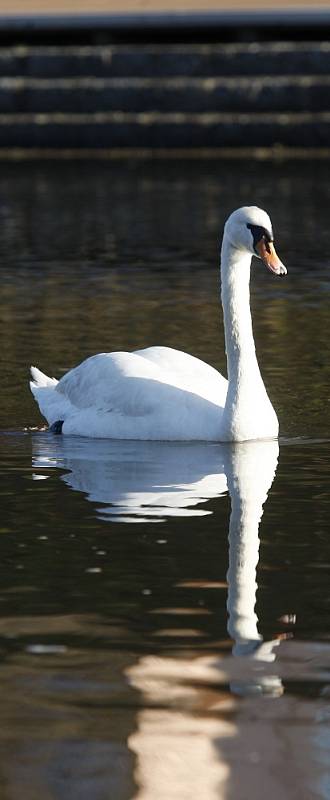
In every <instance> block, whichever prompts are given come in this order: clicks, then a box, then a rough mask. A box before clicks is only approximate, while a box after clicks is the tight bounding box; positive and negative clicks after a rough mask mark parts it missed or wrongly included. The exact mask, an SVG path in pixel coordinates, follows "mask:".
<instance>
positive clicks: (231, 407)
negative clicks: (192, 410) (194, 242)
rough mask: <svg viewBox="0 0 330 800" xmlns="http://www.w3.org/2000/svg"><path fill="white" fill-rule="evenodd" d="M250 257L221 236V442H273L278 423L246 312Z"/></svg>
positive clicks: (225, 237) (247, 309)
mask: <svg viewBox="0 0 330 800" xmlns="http://www.w3.org/2000/svg"><path fill="white" fill-rule="evenodd" d="M250 269H251V255H250V254H249V253H248V252H246V251H244V250H239V249H237V248H235V247H233V246H232V245H231V244H230V242H229V240H228V237H227V236H226V234H225V236H224V239H223V245H222V250H221V299H222V305H223V315H224V327H225V343H226V354H227V369H228V391H227V397H226V404H225V408H224V412H223V417H222V432H221V435H222V439H223V440H228V441H245V440H247V439H266V438H276V437H277V435H278V421H277V417H276V414H275V411H274V409H273V407H272V405H271V403H270V400H269V398H268V396H267V392H266V389H265V386H264V383H263V380H262V377H261V374H260V370H259V365H258V361H257V356H256V351H255V345H254V338H253V329H252V319H251V311H250Z"/></svg>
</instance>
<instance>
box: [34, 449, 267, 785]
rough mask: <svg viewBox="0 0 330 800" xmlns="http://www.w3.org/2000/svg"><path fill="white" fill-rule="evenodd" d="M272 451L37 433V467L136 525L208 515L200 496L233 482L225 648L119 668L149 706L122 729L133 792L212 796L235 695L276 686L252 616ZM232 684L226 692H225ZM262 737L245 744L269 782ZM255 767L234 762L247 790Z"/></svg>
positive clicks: (232, 729)
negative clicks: (228, 644)
mask: <svg viewBox="0 0 330 800" xmlns="http://www.w3.org/2000/svg"><path fill="white" fill-rule="evenodd" d="M278 452H279V448H278V443H277V442H275V441H267V442H250V443H245V444H238V445H232V446H231V445H209V444H207V445H203V444H197V445H196V444H187V445H184V444H180V445H175V444H172V443H171V444H163V443H154V442H153V443H141V442H136V443H135V442H112V441H111V442H110V441H97V442H95V441H91V440H84V439H78V438H77V439H74V438H69V437H67V438H65V437H63V438H60V437H59V438H56V437H52V436H47V435H46V436H40V437H35V440H34V467H35V468H39V469H45V468H49V467H50V466H54V467H60V468H61V469H66V470H70V471H69V472H68V473H67V474H65V475H64V476H63V480H64V481H65V482H66V483H67V485H68V486H70V487H71V488H73V489H75V490H80V491H82V492H84V493H85V494H86V495H87V497H88V499H89V500H90V501H93V502H94V503H102V504H104V506H102V508H100V507H97V514H99V515H101V517H102V518H103V519H108V520H111V519H116V521H118V520H122V521H123V520H125V521H126V520H127V521H129V522H132V521H142V520H144V521H147V520H148V521H150V520H153V521H155V520H161V519H163V520H164V519H165V518H166V516H168V515H171V516H173V515H175V516H180V515H182V514H184V515H196V514H204V515H206V514H207V513H210V512H209V510H208V509H207V508H204V507H203V505H204V504H205V502H206V501H207V500H208V499H211V498H215V497H219V496H220V495H221V494H223V493H224V492H226V489H227V487H228V489H229V493H230V497H231V515H230V523H229V569H228V576H227V577H228V602H227V608H228V632H229V634H230V637H231V638H232V639H233V641H234V645H233V649H232V656H231V657H229V658H226V659H223V658H221V659H215V658H214V657H211V656H202V657H198V658H192V659H190V660H187V659H182V658H167V657H162V656H150V655H147V656H143V657H141V658H140V659H139V660H138V661H137V663H136V664H134V665H133V666H130V667H127V668H126V670H125V673H126V677H127V679H128V680H129V683H130V685H131V687H132V688H134V689H136V690H138V691H139V693H140V694H141V695H142V697H143V706H145V708H143V707H142V710H140V711H138V713H137V719H136V722H137V727H136V730H135V732H134V733H132V734H131V735H130V736H129V738H128V745H129V748H130V749H131V750H132V751H133V753H134V754H135V756H136V764H137V766H136V770H135V780H136V782H137V785H138V786H139V789H138V792H137V795H136V798H138V800H154V798H155V797H157V800H168V798H175V800H176V798H178V800H179V798H180V800H182V798H185V797H187V798H188V797H189V798H190V797H193V796H199V797H205V798H207V800H213V798H214V800H215V799H216V798H219V796H221V792H222V791H224V792H226V791H227V788H228V786H230V785H231V781H232V775H231V761H232V754H233V748H234V744H232V745H230V742H231V741H232V742H235V741H236V740H237V737H238V740H240V739H241V736H242V731H241V730H240V725H239V722H238V723H236V722H235V720H234V719H231V718H230V711H231V710H232V709H233V707H234V706H233V704H235V702H236V701H235V699H234V695H241V696H242V695H245V696H246V697H253V696H255V695H259V696H262V695H267V696H271V697H273V698H274V697H280V696H281V695H282V692H283V689H282V682H281V678H280V677H279V675H278V674H276V668H275V664H274V662H275V658H276V645H277V644H278V643H279V640H274V641H271V642H264V641H263V640H262V637H261V636H260V634H259V632H258V619H257V616H256V613H255V602H256V590H257V583H256V568H257V563H258V557H259V536H258V530H259V523H260V520H261V517H262V513H263V505H264V503H265V501H266V499H267V494H268V492H269V489H270V487H271V485H272V482H273V479H274V475H275V472H276V466H277V460H278ZM37 474H40V473H37ZM197 506H198V507H197ZM200 506H202V508H200ZM205 524H207V519H205ZM173 610H174V609H173ZM219 685H222V686H223V687H224V688H223V690H222V692H219V688H218V687H219ZM228 685H229V687H230V689H231V692H232V694H231V695H230V694H229V693H228V692H227V690H226V689H225V687H226V686H228ZM192 712H194V713H192ZM196 712H202V713H196ZM228 712H229V717H228ZM226 715H227V718H226ZM274 736H275V739H276V734H275V732H274V731H272V733H271V737H274ZM262 738H263V737H262V735H261V738H260V734H259V735H258V737H257V740H255V741H254V743H253V744H251V743H250V741H249V744H248V745H245V749H249V748H250V749H251V747H252V750H253V752H254V758H255V759H257V760H258V762H259V761H262V766H261V765H260V766H259V770H260V771H261V773H262V774H263V776H264V779H265V780H268V781H269V775H270V772H271V771H272V769H273V755H272V753H271V751H268V749H267V748H265V747H264V743H263V741H262ZM253 748H254V749H253ZM250 768H251V759H250V761H249V759H248V763H247V765H246V768H245V767H244V764H243V766H242V767H241V781H242V777H243V778H244V775H243V773H246V780H247V781H248V782H249V785H250V789H249V791H250V790H251V791H252V786H251V776H249V770H250ZM271 782H272V789H273V791H274V792H276V791H280V784H279V785H278V786H277V780H276V779H273V778H272V779H271ZM219 793H220V794H219ZM251 796H252V795H251Z"/></svg>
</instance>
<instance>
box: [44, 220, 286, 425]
mask: <svg viewBox="0 0 330 800" xmlns="http://www.w3.org/2000/svg"><path fill="white" fill-rule="evenodd" d="M251 225H252V227H253V228H254V229H255V228H257V229H258V230H261V229H262V230H265V231H271V223H270V219H269V217H268V215H267V214H266V213H265V212H264V211H262V210H261V209H258V208H256V207H254V206H252V207H248V208H243V209H238V211H236V212H234V213H233V214H232V215H231V216H230V217H229V219H228V221H227V223H226V226H225V231H224V237H223V244H222V253H221V285H222V291H221V296H222V305H223V311H224V326H225V339H226V353H227V365H228V381H227V380H226V379H225V378H223V377H222V375H221V374H220V373H219V372H217V370H215V369H213V367H211V366H209V365H208V364H205V363H204V362H203V361H201V360H200V359H198V358H195V357H194V356H191V355H188V354H187V353H183V352H181V351H178V350H173V349H171V348H168V347H150V348H147V349H146V350H138V351H136V352H134V353H124V352H119V353H100V354H99V355H96V356H92V357H91V358H88V359H86V361H83V362H82V364H80V365H79V366H78V367H75V368H74V369H72V370H70V372H68V373H67V374H66V375H64V376H63V378H61V380H60V381H56V380H55V378H48V377H47V376H46V375H44V374H43V373H42V372H40V370H38V369H36V368H35V367H32V369H31V373H32V379H33V380H32V381H31V384H30V386H31V390H32V392H33V394H34V396H35V398H36V400H37V402H38V404H39V408H40V411H41V413H42V414H43V415H44V416H45V417H46V419H47V421H48V423H49V424H50V425H51V424H53V423H54V422H56V421H57V420H61V421H62V420H63V426H62V433H64V434H74V435H81V436H91V437H103V438H112V439H145V440H151V439H154V440H176V441H178V440H204V441H245V440H249V439H264V438H276V437H277V435H278V421H277V417H276V414H275V411H274V409H273V407H272V405H271V403H270V401H269V398H268V396H267V393H266V389H265V386H264V383H263V381H262V378H261V375H260V371H259V367H258V362H257V358H256V353H255V346H254V339H253V331H252V321H251V313H250V295H249V282H250V265H251V256H252V255H253V254H254V252H255V251H254V242H253V235H252V233H251V231H250V230H249V228H250V227H251ZM278 265H280V266H279V267H278ZM268 266H269V264H268ZM270 268H271V269H272V271H273V272H275V273H276V274H282V273H283V272H284V271H285V268H284V267H283V265H281V262H279V260H278V259H277V263H276V267H273V266H271V267H270Z"/></svg>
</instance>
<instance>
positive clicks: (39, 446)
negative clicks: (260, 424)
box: [33, 435, 227, 522]
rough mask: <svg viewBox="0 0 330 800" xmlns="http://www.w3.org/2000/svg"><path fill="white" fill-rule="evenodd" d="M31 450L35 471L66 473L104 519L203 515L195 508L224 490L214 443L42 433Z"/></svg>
mask: <svg viewBox="0 0 330 800" xmlns="http://www.w3.org/2000/svg"><path fill="white" fill-rule="evenodd" d="M33 447H34V459H33V463H34V466H35V467H45V468H47V467H51V466H55V467H60V468H62V469H66V470H69V472H68V474H66V475H64V476H63V478H62V479H63V480H64V481H65V483H67V485H68V486H70V487H71V488H72V489H76V490H78V491H80V492H84V493H85V494H86V495H87V497H88V499H89V500H91V501H93V502H95V503H102V504H104V505H103V506H102V507H101V508H98V509H97V513H98V516H99V518H101V519H105V520H108V521H115V522H147V521H150V522H156V521H160V520H163V519H165V518H166V517H170V516H176V517H178V516H203V515H205V514H209V513H210V512H209V511H207V510H206V509H203V508H196V506H200V505H202V504H203V503H205V502H206V501H207V500H209V499H210V498H212V497H218V496H219V495H221V494H223V493H224V492H226V491H227V482H226V475H225V471H224V461H223V459H224V456H225V452H224V449H223V448H221V447H220V446H219V445H214V444H208V445H204V444H196V443H191V444H174V443H167V442H125V441H110V440H106V439H99V440H97V439H96V440H95V439H83V438H78V437H76V438H75V437H64V436H63V437H56V436H51V435H45V436H40V437H35V439H34V443H33ZM35 477H38V475H36V476H35Z"/></svg>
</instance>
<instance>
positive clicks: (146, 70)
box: [0, 41, 330, 78]
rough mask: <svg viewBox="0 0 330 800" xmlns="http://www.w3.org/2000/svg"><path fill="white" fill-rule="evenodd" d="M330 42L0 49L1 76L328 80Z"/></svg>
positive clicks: (22, 47)
mask: <svg viewBox="0 0 330 800" xmlns="http://www.w3.org/2000/svg"><path fill="white" fill-rule="evenodd" d="M329 72H330V42H314V43H313V42H269V41H268V42H264V43H258V42H253V43H246V44H193V45H188V44H182V45H153V46H152V45H143V44H140V45H113V46H112V45H105V46H103V45H94V46H81V47H78V46H61V47H60V46H59V47H54V46H53V47H43V46H38V47H37V46H29V45H26V46H25V45H21V46H15V47H10V48H5V47H2V48H0V76H2V77H17V76H24V77H30V78H32V77H33V78H37V77H39V78H61V77H74V76H76V77H78V76H81V77H83V76H86V77H90V76H94V77H100V78H107V77H108V78H109V77H112V78H115V77H121V78H125V77H129V76H131V77H145V78H150V77H153V78H156V77H164V78H165V77H174V76H175V77H180V76H181V77H184V76H186V77H188V76H190V77H215V76H231V75H246V76H247V75H258V76H261V75H298V74H302V75H328V74H329Z"/></svg>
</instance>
